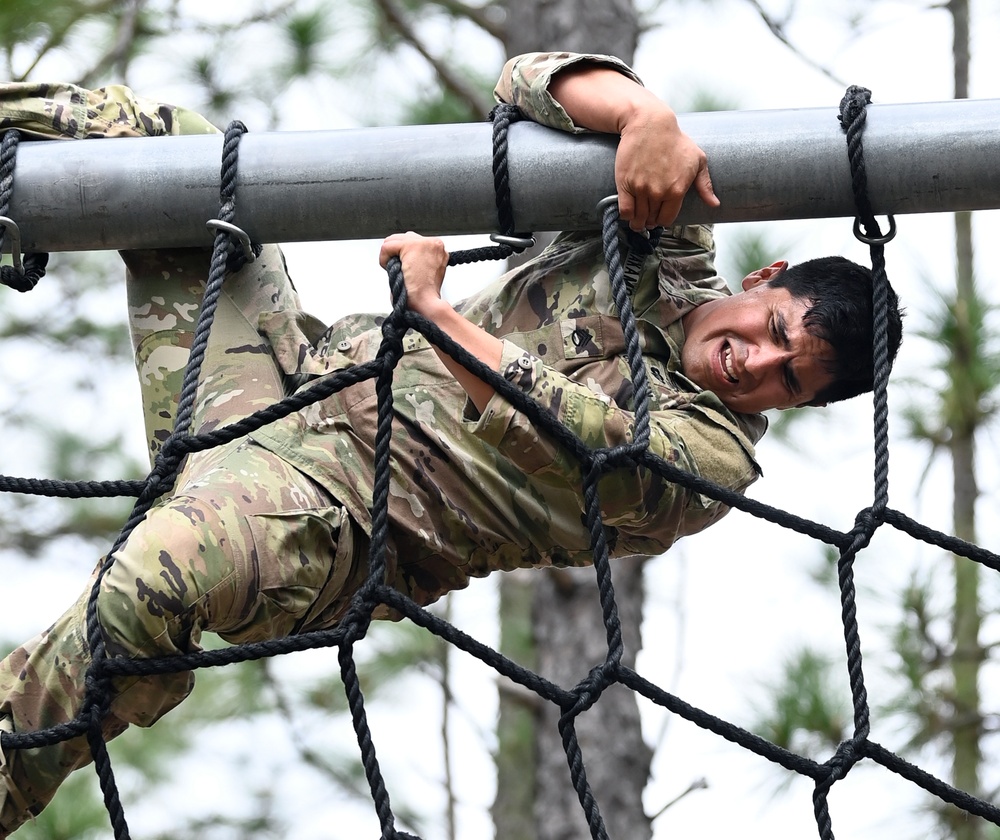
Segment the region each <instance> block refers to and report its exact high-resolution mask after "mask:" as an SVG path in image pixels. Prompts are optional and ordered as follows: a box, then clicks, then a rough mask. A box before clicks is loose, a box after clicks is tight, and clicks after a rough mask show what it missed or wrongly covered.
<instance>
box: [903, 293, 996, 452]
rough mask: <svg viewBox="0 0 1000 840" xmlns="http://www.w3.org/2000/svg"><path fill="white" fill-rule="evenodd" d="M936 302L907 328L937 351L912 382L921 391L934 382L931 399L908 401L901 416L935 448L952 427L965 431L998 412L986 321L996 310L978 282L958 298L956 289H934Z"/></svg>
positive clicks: (990, 331) (991, 333)
mask: <svg viewBox="0 0 1000 840" xmlns="http://www.w3.org/2000/svg"><path fill="white" fill-rule="evenodd" d="M934 299H935V302H936V306H935V307H934V308H932V309H930V310H929V311H927V312H925V313H922V314H923V317H924V324H923V325H922V326H920V327H918V328H917V329H916V330H911V334H912V335H914V336H916V337H919V338H922V339H924V340H926V341H930V342H931V343H932V346H933V347H934V349H935V351H936V355H937V362H936V363H935V364H934V365H933V367H932V371H933V372H934V373H936V374H937V376H936V377H934V378H931V379H922V380H921V381H919V382H916V381H914V382H913V383H912V384H913V385H914V386H915V387H916V388H917V389H922V390H923V391H924V393H925V394H926V393H927V392H928V391H929V390H930V389H932V388H933V396H934V398H935V399H934V404H933V408H932V409H931V410H930V411H928V410H927V409H926V408H921V407H917V406H916V405H913V404H911V405H909V406H908V408H907V412H906V420H907V423H908V430H909V433H910V435H911V436H912V437H913V438H915V439H918V440H924V441H927V442H928V443H930V444H931V445H932V448H936V447H938V446H940V445H941V444H943V443H945V442H947V440H948V439H949V437H950V435H951V433H952V432H953V431H958V432H959V433H969V432H972V431H974V430H975V429H978V428H981V427H983V426H985V425H986V424H988V423H989V422H991V421H992V420H993V419H994V418H995V417H996V416H997V408H998V406H997V397H996V393H997V386H998V384H1000V343H998V339H997V335H996V332H995V330H994V329H992V327H991V316H994V315H995V314H996V312H997V308H996V306H995V305H994V304H991V303H990V302H989V301H987V300H986V299H985V298H984V297H983V296H982V295H981V294H980V292H979V289H978V287H977V286H972V294H971V295H963V296H962V297H961V298H960V297H959V296H958V293H957V292H956V291H955V290H951V291H947V292H944V291H935V293H934Z"/></svg>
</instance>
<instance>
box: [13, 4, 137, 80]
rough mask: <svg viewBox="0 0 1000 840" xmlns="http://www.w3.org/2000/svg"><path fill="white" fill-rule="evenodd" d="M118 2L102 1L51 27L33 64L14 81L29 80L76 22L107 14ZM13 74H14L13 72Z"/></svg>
mask: <svg viewBox="0 0 1000 840" xmlns="http://www.w3.org/2000/svg"><path fill="white" fill-rule="evenodd" d="M116 3H117V0H105V2H103V3H100V4H98V5H96V6H93V7H91V8H88V9H87V10H85V11H83V12H81V13H80V14H78V15H75V16H74V17H72V18H69V19H67V20H66V21H65V23H64V24H63V25H62V26H60V27H58V28H53V29H51V30H50V31H49V37H48V38H47V39H46V40H45V42H44V43H43V44H42V45H41V46H40V47H39V49H38V52H37V53H36V54H35V57H34V59H33V60H32V62H31V64H29V65H28V69H27V70H25V71H24V72H23V73H21V74H19V75H18V77H17V78H16V79H14V81H15V82H24V81H27V78H28V76H29V75H30V74H31V73H32V71H33V70H34V69H35V68H36V67H37V66H38V64H39V62H41V60H42V59H43V58H44V57H45V56H46V55H47V54H48V53H49V52H51V51H52V50H55V49H58V48H59V47H61V46H62V45H63V44H64V43H65V41H66V36H67V35H69V32H70V30H71V29H72V28H73V27H74V26H76V24H78V23H79V22H80V21H81V20H83V19H84V18H86V17H90V16H92V15H102V14H105V13H106V12H110V11H112V10H113V8H114V7H115V5H116ZM11 75H12V76H13V74H11Z"/></svg>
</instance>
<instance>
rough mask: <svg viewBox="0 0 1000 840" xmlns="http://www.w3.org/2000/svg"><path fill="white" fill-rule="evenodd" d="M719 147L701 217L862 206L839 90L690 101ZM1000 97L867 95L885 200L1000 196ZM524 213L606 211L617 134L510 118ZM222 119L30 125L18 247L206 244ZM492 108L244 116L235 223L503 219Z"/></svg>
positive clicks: (976, 201)
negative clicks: (201, 124)
mask: <svg viewBox="0 0 1000 840" xmlns="http://www.w3.org/2000/svg"><path fill="white" fill-rule="evenodd" d="M680 120H681V125H682V127H683V128H684V130H685V131H687V132H688V133H689V134H690V135H691V136H692V137H693V138H694V139H695V140H696V141H697V142H698V143H699V144H700V145H701V146H702V148H704V149H705V151H706V152H707V154H708V157H709V166H710V169H711V172H712V178H713V180H714V183H715V188H716V192H717V193H718V195H719V197H720V198H721V199H722V207H721V208H720V209H718V210H714V211H712V210H709V209H708V208H706V207H705V206H704V205H703V204H702V203H701V202H700V201H699V200H698V199H697V198H696V197H694V196H689V198H688V200H687V201H686V202H685V205H684V209H683V212H682V216H681V218H682V220H686V221H691V222H702V221H714V222H730V221H747V220H775V219H801V218H821V217H836V216H853V215H854V208H853V201H852V197H851V189H850V169H849V165H848V160H847V150H846V141H845V139H844V135H843V133H842V131H841V129H840V125H839V122H838V120H837V109H836V108H809V109H797V110H773V111H731V112H714V113H705V114H687V115H682V116H681V118H680ZM998 126H1000V100H960V101H948V102H937V103H922V104H898V105H872V106H871V107H870V108H869V112H868V124H867V128H866V131H865V135H864V143H865V155H866V160H867V164H868V176H869V190H870V194H871V197H872V203H873V205H874V209H875V212H876V213H878V214H887V213H893V214H899V213H930V212H939V211H956V210H976V209H986V208H997V207H1000V166H998V165H997V162H998V161H1000V131H998ZM508 140H509V150H510V152H509V160H510V173H511V184H512V191H513V201H514V211H515V217H516V219H517V224H518V227H519V228H520V229H522V230H538V231H541V230H557V229H580V228H585V227H588V226H594V225H596V224H597V221H598V216H597V211H596V204H597V202H598V201H599V200H600V199H602V198H604V197H605V196H607V195H609V194H611V193H613V192H614V180H613V175H612V173H613V161H614V151H615V145H616V141H615V139H614V138H609V137H605V136H583V137H572V136H569V135H566V134H562V133H560V132H556V131H551V130H549V129H545V128H542V127H540V126H537V125H533V124H530V123H526V122H522V123H516V124H514V125H512V126H511V128H510V133H509V137H508ZM221 149H222V140H221V137H218V136H197V137H170V138H159V139H153V140H150V139H142V140H134V139H118V140H111V141H101V142H97V141H85V142H30V143H29V142H25V143H22V144H21V145H20V149H19V152H18V164H17V171H16V176H15V191H14V196H13V200H12V202H11V208H10V216H11V218H13V219H14V221H15V222H16V223H17V224H18V225H19V227H20V233H21V244H22V248H24V249H25V250H26V251H31V250H39V251H70V250H102V249H130V248H149V247H168V246H169V247H172V246H188V245H197V244H202V245H205V244H208V243H209V242H210V241H211V234H210V233H209V231H208V230H207V229H206V227H205V223H206V221H207V220H209V219H212V218H214V217H215V216H216V215H217V214H218V183H219V169H220V156H221ZM491 160H492V136H491V127H490V125H489V124H488V123H477V124H462V125H442V126H408V127H394V128H372V129H358V130H348V131H314V132H271V133H253V132H251V133H249V134H247V135H246V136H245V137H244V138H243V141H242V143H241V146H240V160H239V180H238V207H237V214H236V221H237V223H238V224H239V225H240V226H241V227H242V228H244V229H245V230H246V231H247V232H248V233H249V234H250V235H251V236H252V237H253V238H254V239H255V240H256V241H260V242H290V241H312V240H332V239H365V238H375V237H381V236H384V235H385V234H387V233H390V232H393V231H398V230H410V229H412V230H418V231H421V232H423V233H439V234H446V233H489V232H492V231H495V230H496V225H497V222H496V204H495V199H494V193H493V175H492V170H491Z"/></svg>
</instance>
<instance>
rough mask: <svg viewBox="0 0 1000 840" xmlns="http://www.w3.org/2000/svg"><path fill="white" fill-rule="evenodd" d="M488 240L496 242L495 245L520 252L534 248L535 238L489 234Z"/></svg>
mask: <svg viewBox="0 0 1000 840" xmlns="http://www.w3.org/2000/svg"><path fill="white" fill-rule="evenodd" d="M490 240H492V241H493V242H496V243H497V245H508V246H509V247H511V248H514V249H515V250H518V249H520V250H521V251H524V250H526V249H528V248H533V247H534V246H535V237H533V236H505V235H504V234H502V233H491V234H490Z"/></svg>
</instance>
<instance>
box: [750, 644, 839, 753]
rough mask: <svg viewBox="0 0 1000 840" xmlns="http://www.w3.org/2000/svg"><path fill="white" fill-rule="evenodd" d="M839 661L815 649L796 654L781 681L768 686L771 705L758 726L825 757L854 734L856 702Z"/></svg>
mask: <svg viewBox="0 0 1000 840" xmlns="http://www.w3.org/2000/svg"><path fill="white" fill-rule="evenodd" d="M838 677H839V674H835V673H834V666H833V662H832V661H831V660H830V659H829V658H828V657H826V656H824V655H822V654H820V653H818V652H817V651H815V650H812V649H810V648H806V647H803V648H801V649H799V650H797V651H796V652H794V653H793V654H792V655H790V656H789V657H788V658H787V659H786V660H785V662H784V664H783V666H782V672H781V675H780V677H779V678H778V680H777V681H776V682H775V683H773V684H771V685H768V686H767V687H766V693H767V700H766V703H767V708H766V709H760V710H759V711H758V717H757V720H756V722H755V723H754V724H753V725H752V729H753V731H754V732H756V733H757V734H758V735H760V736H761V737H763V738H766V739H767V740H769V741H771V742H772V743H774V744H777V745H778V746H779V747H783V748H785V749H787V750H792V751H794V752H797V753H799V754H800V755H804V756H807V757H812V758H817V759H819V758H820V757H821V756H824V754H826V753H829V752H831V751H832V750H835V749H836V748H837V745H838V744H840V743H841V741H843V740H844V739H845V738H846V737H847V735H848V734H849V727H850V724H851V711H850V706H849V705H848V703H847V702H846V701H845V700H844V698H843V696H842V695H841V694H840V693H839V692H840V690H841V688H842V683H843V681H842V680H841V679H838Z"/></svg>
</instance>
